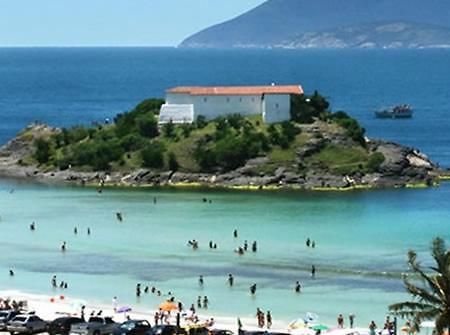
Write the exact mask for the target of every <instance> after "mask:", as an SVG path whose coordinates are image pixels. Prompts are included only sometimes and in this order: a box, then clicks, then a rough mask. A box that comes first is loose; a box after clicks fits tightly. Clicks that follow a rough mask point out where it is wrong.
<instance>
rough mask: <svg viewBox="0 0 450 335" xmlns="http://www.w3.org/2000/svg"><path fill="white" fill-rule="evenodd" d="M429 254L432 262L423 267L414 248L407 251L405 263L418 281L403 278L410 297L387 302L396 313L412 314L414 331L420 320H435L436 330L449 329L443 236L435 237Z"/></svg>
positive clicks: (449, 256)
mask: <svg viewBox="0 0 450 335" xmlns="http://www.w3.org/2000/svg"><path fill="white" fill-rule="evenodd" d="M431 254H432V256H433V260H434V262H435V263H436V264H435V265H434V266H431V267H429V268H428V269H427V268H424V267H423V266H422V264H421V263H420V262H418V260H417V254H416V252H415V251H412V250H411V251H409V252H408V265H409V267H410V269H411V271H412V272H413V273H414V274H415V275H417V276H418V277H419V279H420V281H421V285H416V283H413V282H411V281H410V280H409V279H408V278H405V279H404V284H405V288H406V290H407V291H408V292H409V293H410V294H411V295H412V296H413V299H412V300H411V301H405V302H400V303H397V304H393V305H390V306H389V309H390V310H391V311H392V312H393V313H394V314H395V315H398V316H400V317H407V318H412V322H413V328H414V330H417V331H418V330H419V329H420V323H421V322H422V321H424V320H436V331H437V332H438V334H443V333H444V331H445V330H447V331H448V330H450V250H448V249H447V248H446V246H445V242H444V240H442V239H441V238H435V239H434V240H433V245H432V250H431ZM427 270H431V273H427V272H426V271H427Z"/></svg>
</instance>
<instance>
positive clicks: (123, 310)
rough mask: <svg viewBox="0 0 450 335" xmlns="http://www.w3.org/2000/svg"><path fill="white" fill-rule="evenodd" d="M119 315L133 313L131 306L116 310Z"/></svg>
mask: <svg viewBox="0 0 450 335" xmlns="http://www.w3.org/2000/svg"><path fill="white" fill-rule="evenodd" d="M116 312H117V313H127V312H131V307H130V306H122V307H119V308H117V309H116Z"/></svg>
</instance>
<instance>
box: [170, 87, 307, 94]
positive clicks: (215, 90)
mask: <svg viewBox="0 0 450 335" xmlns="http://www.w3.org/2000/svg"><path fill="white" fill-rule="evenodd" d="M167 93H184V94H190V95H262V94H297V95H298V94H303V88H302V87H301V86H300V85H280V86H278V85H273V86H272V85H271V86H222V87H201V86H180V87H174V88H171V89H169V90H167Z"/></svg>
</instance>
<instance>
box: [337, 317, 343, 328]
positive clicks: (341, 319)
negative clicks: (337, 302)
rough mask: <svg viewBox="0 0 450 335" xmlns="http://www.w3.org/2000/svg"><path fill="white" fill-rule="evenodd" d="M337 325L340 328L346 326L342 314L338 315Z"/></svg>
mask: <svg viewBox="0 0 450 335" xmlns="http://www.w3.org/2000/svg"><path fill="white" fill-rule="evenodd" d="M337 326H338V328H344V317H343V316H342V314H339V315H338V317H337Z"/></svg>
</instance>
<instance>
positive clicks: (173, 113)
mask: <svg viewBox="0 0 450 335" xmlns="http://www.w3.org/2000/svg"><path fill="white" fill-rule="evenodd" d="M301 94H303V89H302V87H301V86H299V85H288V86H277V85H270V86H228V87H198V86H197V87H175V88H171V89H169V90H167V91H166V103H165V104H164V105H162V107H161V111H160V114H159V123H168V122H173V123H192V122H194V121H195V120H196V119H197V118H198V117H199V116H200V115H202V116H204V117H205V118H206V119H207V120H212V119H215V118H217V117H219V116H223V115H230V114H240V115H243V116H249V115H261V116H262V118H263V120H264V122H266V123H275V122H282V121H286V120H289V119H290V118H291V95H301Z"/></svg>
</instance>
